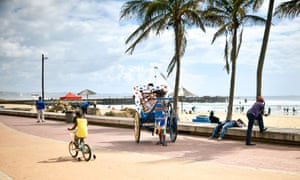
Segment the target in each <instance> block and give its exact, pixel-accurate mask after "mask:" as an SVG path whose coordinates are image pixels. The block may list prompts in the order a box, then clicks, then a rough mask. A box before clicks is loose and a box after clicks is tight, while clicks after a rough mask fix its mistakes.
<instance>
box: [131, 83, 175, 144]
mask: <svg viewBox="0 0 300 180" xmlns="http://www.w3.org/2000/svg"><path fill="white" fill-rule="evenodd" d="M152 86H153V85H152ZM152 86H149V85H148V86H135V87H134V99H135V105H136V113H135V116H134V138H135V141H136V143H139V142H140V138H141V129H142V128H143V129H146V130H148V131H151V132H152V136H153V135H154V134H155V133H156V132H157V129H156V127H155V117H156V116H157V114H164V118H166V121H167V124H166V130H167V132H168V134H169V137H170V142H175V141H176V138H177V134H178V131H177V122H178V120H179V119H178V116H177V114H176V112H175V111H174V109H173V103H172V98H171V97H159V96H158V95H157V92H158V91H164V92H167V86H165V85H164V86H163V85H162V86H160V87H156V88H153V87H152ZM158 106H162V108H160V107H158Z"/></svg>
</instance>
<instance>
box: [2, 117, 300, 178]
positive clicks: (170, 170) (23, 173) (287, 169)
mask: <svg viewBox="0 0 300 180" xmlns="http://www.w3.org/2000/svg"><path fill="white" fill-rule="evenodd" d="M71 126H72V124H67V123H65V122H62V121H52V120H47V121H46V123H36V121H35V119H34V118H27V117H17V116H5V115H0V130H1V136H0V146H1V147H2V150H1V152H0V158H1V161H0V179H1V180H2V179H9V177H11V178H12V179H40V178H41V176H43V179H61V178H63V179H80V178H81V177H85V178H86V179H99V178H101V179H153V178H159V177H162V178H165V179H182V178H186V179H240V178H241V176H242V179H271V178H272V180H275V179H280V180H281V179H297V180H299V179H300V147H299V146H288V145H276V144H265V143H262V142H258V143H257V145H256V146H251V147H248V146H245V145H244V141H237V140H235V141H233V140H223V141H216V140H208V139H207V138H204V137H196V136H186V135H178V138H177V141H176V142H175V143H169V144H168V146H167V147H163V146H157V145H155V143H156V141H157V137H156V136H152V135H151V133H150V132H147V131H142V132H141V143H140V144H136V143H135V141H134V137H133V130H132V129H128V128H112V127H102V126H96V125H90V126H89V137H88V139H87V140H86V142H87V143H88V144H90V145H91V146H92V149H93V152H94V154H96V156H97V159H95V160H92V161H90V162H78V161H75V160H74V159H72V158H70V157H69V154H68V150H67V148H68V147H67V145H68V142H69V141H70V136H69V132H68V131H67V128H68V127H71ZM18 163H19V164H18ZM67 167H68V168H67ZM1 171H2V173H1ZM28 171H29V172H28ZM58 172H59V173H58ZM80 172H81V173H80ZM82 173H84V174H82ZM75 175H77V176H75Z"/></svg>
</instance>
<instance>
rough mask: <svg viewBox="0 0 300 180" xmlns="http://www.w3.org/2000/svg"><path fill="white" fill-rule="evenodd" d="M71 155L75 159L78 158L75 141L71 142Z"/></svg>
mask: <svg viewBox="0 0 300 180" xmlns="http://www.w3.org/2000/svg"><path fill="white" fill-rule="evenodd" d="M69 153H70V155H71V156H72V157H73V158H76V157H77V155H78V150H77V147H76V145H75V143H74V141H71V142H70V143H69Z"/></svg>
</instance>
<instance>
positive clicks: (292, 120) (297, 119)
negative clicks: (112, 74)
mask: <svg viewBox="0 0 300 180" xmlns="http://www.w3.org/2000/svg"><path fill="white" fill-rule="evenodd" d="M0 106H4V107H5V108H8V109H13V108H15V109H31V111H35V106H33V105H24V104H0ZM100 111H101V113H102V114H104V113H105V112H109V111H112V109H108V108H106V109H100ZM114 111H118V110H114ZM199 115H206V116H209V112H207V113H192V114H185V113H181V114H179V118H180V121H187V122H192V121H193V119H195V118H196V117H197V116H199ZM215 116H217V117H219V118H220V120H221V121H224V120H225V118H226V113H225V112H215ZM232 118H233V119H238V118H240V119H242V120H243V121H244V122H245V123H247V121H248V119H247V117H246V114H245V113H233V115H232ZM264 123H265V126H266V127H276V128H296V129H300V116H294V115H270V116H267V117H264Z"/></svg>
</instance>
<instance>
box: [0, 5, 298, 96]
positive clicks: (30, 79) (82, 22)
mask: <svg viewBox="0 0 300 180" xmlns="http://www.w3.org/2000/svg"><path fill="white" fill-rule="evenodd" d="M125 2H126V1H124V0H86V1H85V0H66V1H61V0H43V1H40V0H0V84H1V85H0V91H10V92H35V93H40V94H41V89H42V85H41V84H42V80H41V79H42V54H44V55H45V57H47V59H46V60H45V64H44V67H45V71H44V73H45V95H46V96H47V93H50V92H69V91H70V92H73V93H78V92H80V91H81V90H83V89H91V90H93V91H95V92H97V94H98V95H101V94H103V95H104V94H119V95H122V94H131V93H133V87H134V86H135V85H144V84H147V83H149V82H153V83H154V84H157V85H160V84H167V85H168V86H169V91H170V92H171V91H173V88H174V84H175V81H174V79H175V70H174V72H173V73H172V74H171V75H170V76H169V77H168V79H167V81H166V80H164V79H163V78H162V76H161V75H160V73H162V74H164V75H166V74H167V72H166V70H167V66H168V64H169V62H170V60H171V58H172V57H173V54H174V35H173V32H172V31H171V30H170V31H168V30H166V31H164V32H163V33H162V34H161V35H160V36H155V35H152V36H150V37H149V38H148V39H147V40H145V41H143V42H142V43H141V44H139V45H137V46H136V48H135V51H134V52H133V54H132V55H129V54H126V53H125V51H126V49H127V48H128V45H126V44H125V40H126V39H127V38H128V37H129V35H130V34H131V33H132V32H133V31H134V30H135V29H136V28H137V27H138V24H136V23H135V21H129V20H120V10H121V6H122V5H123V4H124V3H125ZM265 2H266V3H265V4H263V7H262V8H261V9H260V10H259V12H258V14H259V15H261V16H264V17H266V15H267V7H268V4H267V2H268V1H265ZM280 2H283V1H282V0H277V1H276V2H275V7H276V6H277V5H278V4H279V3H280ZM299 24H300V17H298V18H294V19H281V20H279V19H277V18H274V19H273V26H272V27H271V32H270V37H269V43H268V49H267V54H266V58H265V64H264V69H263V84H262V86H263V88H262V94H263V95H265V96H282V95H300V83H299V79H298V78H299V77H300V60H299V58H300V51H299V47H300V26H299ZM215 32H216V29H213V28H208V27H207V28H206V32H205V33H204V32H202V31H201V30H200V29H199V28H189V29H187V48H186V52H185V55H184V56H183V58H182V64H181V76H180V87H185V88H187V89H189V90H190V91H192V92H193V93H194V94H196V95H198V96H228V95H229V83H230V75H228V74H227V73H226V71H225V70H224V65H225V61H224V56H223V52H224V45H225V40H224V38H219V39H217V40H216V41H215V43H214V44H211V41H212V37H213V34H214V33H215ZM263 32H264V26H263V25H255V26H246V27H244V36H243V43H242V47H241V49H240V54H239V56H238V60H237V74H236V85H235V96H255V94H256V69H257V62H258V57H259V53H260V48H261V43H262V38H263ZM155 67H157V68H155Z"/></svg>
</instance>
